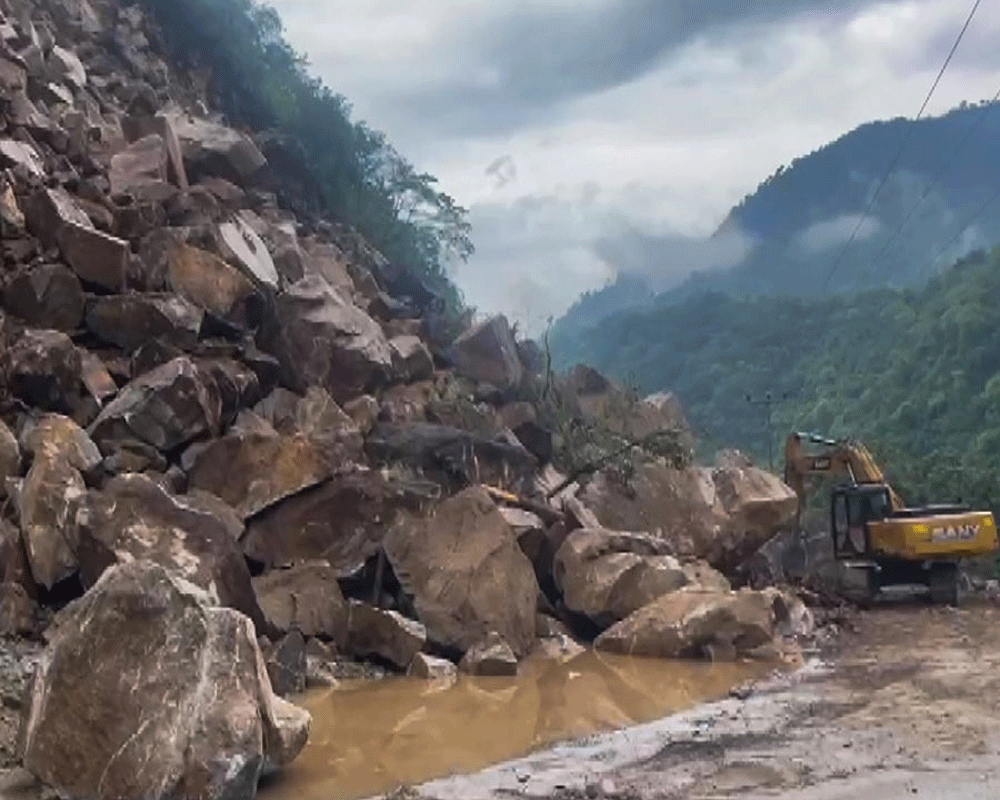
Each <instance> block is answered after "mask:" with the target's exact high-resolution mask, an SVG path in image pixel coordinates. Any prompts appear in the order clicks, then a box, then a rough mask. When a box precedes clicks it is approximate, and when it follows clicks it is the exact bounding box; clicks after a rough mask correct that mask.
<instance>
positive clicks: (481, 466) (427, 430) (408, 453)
mask: <svg viewBox="0 0 1000 800" xmlns="http://www.w3.org/2000/svg"><path fill="white" fill-rule="evenodd" d="M365 450H366V452H367V453H368V456H369V457H370V458H371V459H372V460H373V461H374V462H375V463H378V464H404V465H406V466H407V467H410V468H411V469H414V470H416V471H417V472H418V473H421V474H423V475H425V476H426V477H428V478H429V479H431V480H435V481H437V482H439V483H441V484H443V485H450V486H453V487H455V488H460V487H464V486H467V485H469V484H471V483H489V484H492V485H494V486H502V487H516V486H518V485H519V484H521V483H524V482H525V481H527V480H528V479H529V478H530V477H531V476H532V475H533V473H534V470H535V467H536V465H537V462H536V461H535V458H534V457H533V456H532V455H531V453H529V452H528V451H527V450H525V449H524V448H523V447H520V446H517V445H513V444H510V443H508V442H504V441H497V440H492V439H487V438H485V437H482V436H477V435H476V434H473V433H469V432H468V431H464V430H461V429H459V428H453V427H450V426H447V425H435V424H433V423H429V422H402V423H399V422H379V423H377V424H376V425H375V427H374V429H373V430H372V432H371V433H370V434H369V435H368V438H367V440H366V442H365Z"/></svg>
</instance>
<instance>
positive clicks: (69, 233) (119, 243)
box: [59, 219, 129, 292]
mask: <svg viewBox="0 0 1000 800" xmlns="http://www.w3.org/2000/svg"><path fill="white" fill-rule="evenodd" d="M59 251H60V253H62V257H63V259H64V260H65V261H66V263H67V264H68V265H69V266H70V267H71V268H72V270H73V272H75V273H76V274H77V276H78V277H79V278H80V280H81V281H84V282H85V283H91V284H93V285H95V286H99V287H101V288H102V289H108V290H110V291H112V292H120V291H123V290H124V288H125V273H126V270H127V268H128V258H129V243H128V242H127V241H125V240H124V239H119V238H117V237H116V236H111V235H110V234H107V233H104V232H103V231H99V230H97V229H95V228H94V227H93V225H91V223H90V220H89V219H88V220H87V225H81V224H78V223H76V222H66V223H64V224H63V226H62V228H60V230H59Z"/></svg>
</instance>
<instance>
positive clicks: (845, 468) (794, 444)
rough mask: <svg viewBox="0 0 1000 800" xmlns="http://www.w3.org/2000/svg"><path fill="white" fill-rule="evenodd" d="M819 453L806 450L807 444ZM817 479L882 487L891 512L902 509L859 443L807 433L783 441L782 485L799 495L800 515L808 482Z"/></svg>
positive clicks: (881, 474)
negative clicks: (831, 478) (842, 479)
mask: <svg viewBox="0 0 1000 800" xmlns="http://www.w3.org/2000/svg"><path fill="white" fill-rule="evenodd" d="M807 443H808V444H810V445H819V446H820V448H819V449H810V450H807V449H806V444H807ZM817 475H832V476H837V475H841V476H845V477H847V478H849V479H850V481H851V482H852V483H855V484H881V485H884V486H885V487H886V488H887V489H888V490H889V499H890V502H891V504H892V508H893V510H894V511H900V510H902V509H903V508H905V504H904V503H903V500H902V498H901V497H900V496H899V495H898V494H897V493H896V491H895V489H893V488H892V487H891V486H889V484H888V483H887V481H886V478H885V475H884V473H883V472H882V469H881V468H880V467H879V465H878V463H877V462H876V461H875V458H874V457H873V456H872V454H871V452H869V450H868V448H867V447H865V446H864V445H863V444H862V443H861V442H858V441H852V440H849V439H841V440H835V439H828V438H826V437H823V436H817V435H816V434H810V433H792V434H790V435H789V436H788V439H787V440H786V441H785V483H786V484H787V485H788V486H789V487H790V488H791V489H792V490H793V491H794V492H795V494H796V495H798V498H799V513H800V514H801V510H802V506H803V504H804V502H805V495H806V489H807V482H808V479H809V478H810V477H812V476H817Z"/></svg>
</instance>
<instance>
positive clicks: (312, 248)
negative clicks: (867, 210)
mask: <svg viewBox="0 0 1000 800" xmlns="http://www.w3.org/2000/svg"><path fill="white" fill-rule="evenodd" d="M302 267H303V272H302V274H303V275H305V274H306V273H310V274H313V275H320V276H322V278H323V279H324V280H325V281H326V282H327V283H328V284H330V286H331V287H332V288H334V289H338V290H340V291H341V292H346V295H345V296H347V297H350V296H352V295H353V294H354V281H353V280H352V279H351V274H350V272H348V267H347V259H346V258H345V257H344V254H343V253H341V252H340V250H339V249H338V248H337V246H336V245H335V244H331V243H330V242H307V243H306V244H305V246H304V248H303V264H302ZM299 277H302V275H300V276H299Z"/></svg>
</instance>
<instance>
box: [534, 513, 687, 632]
mask: <svg viewBox="0 0 1000 800" xmlns="http://www.w3.org/2000/svg"><path fill="white" fill-rule="evenodd" d="M553 577H554V579H555V583H556V586H557V587H558V588H559V590H560V591H561V592H562V595H563V602H564V603H565V604H566V607H567V608H568V609H570V610H571V611H574V612H576V613H578V614H583V615H585V616H587V617H589V618H590V619H591V620H593V621H594V622H595V623H596V624H597V625H598V626H599V627H601V628H605V627H608V626H609V625H612V624H614V623H615V622H618V621H620V620H622V619H625V617H627V616H629V615H630V614H632V613H633V612H635V611H638V610H639V609H640V608H642V607H643V606H646V605H648V604H649V603H651V602H653V601H654V600H656V599H657V598H659V597H662V596H663V595H665V594H668V593H670V592H673V591H675V590H677V589H680V588H681V587H683V586H686V585H687V584H688V583H689V581H690V579H689V577H688V575H687V574H686V573H685V572H684V570H683V568H682V567H681V564H680V562H679V561H678V560H677V559H676V558H674V557H673V556H671V555H668V554H667V545H666V543H665V542H663V541H662V540H657V539H655V538H654V537H651V536H649V535H647V534H642V533H625V532H620V531H609V530H604V529H592V528H580V529H578V530H574V531H571V532H570V533H569V534H568V535H567V536H566V539H565V540H564V541H563V544H562V546H561V547H560V548H559V550H558V551H557V552H556V555H555V560H554V565H553Z"/></svg>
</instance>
